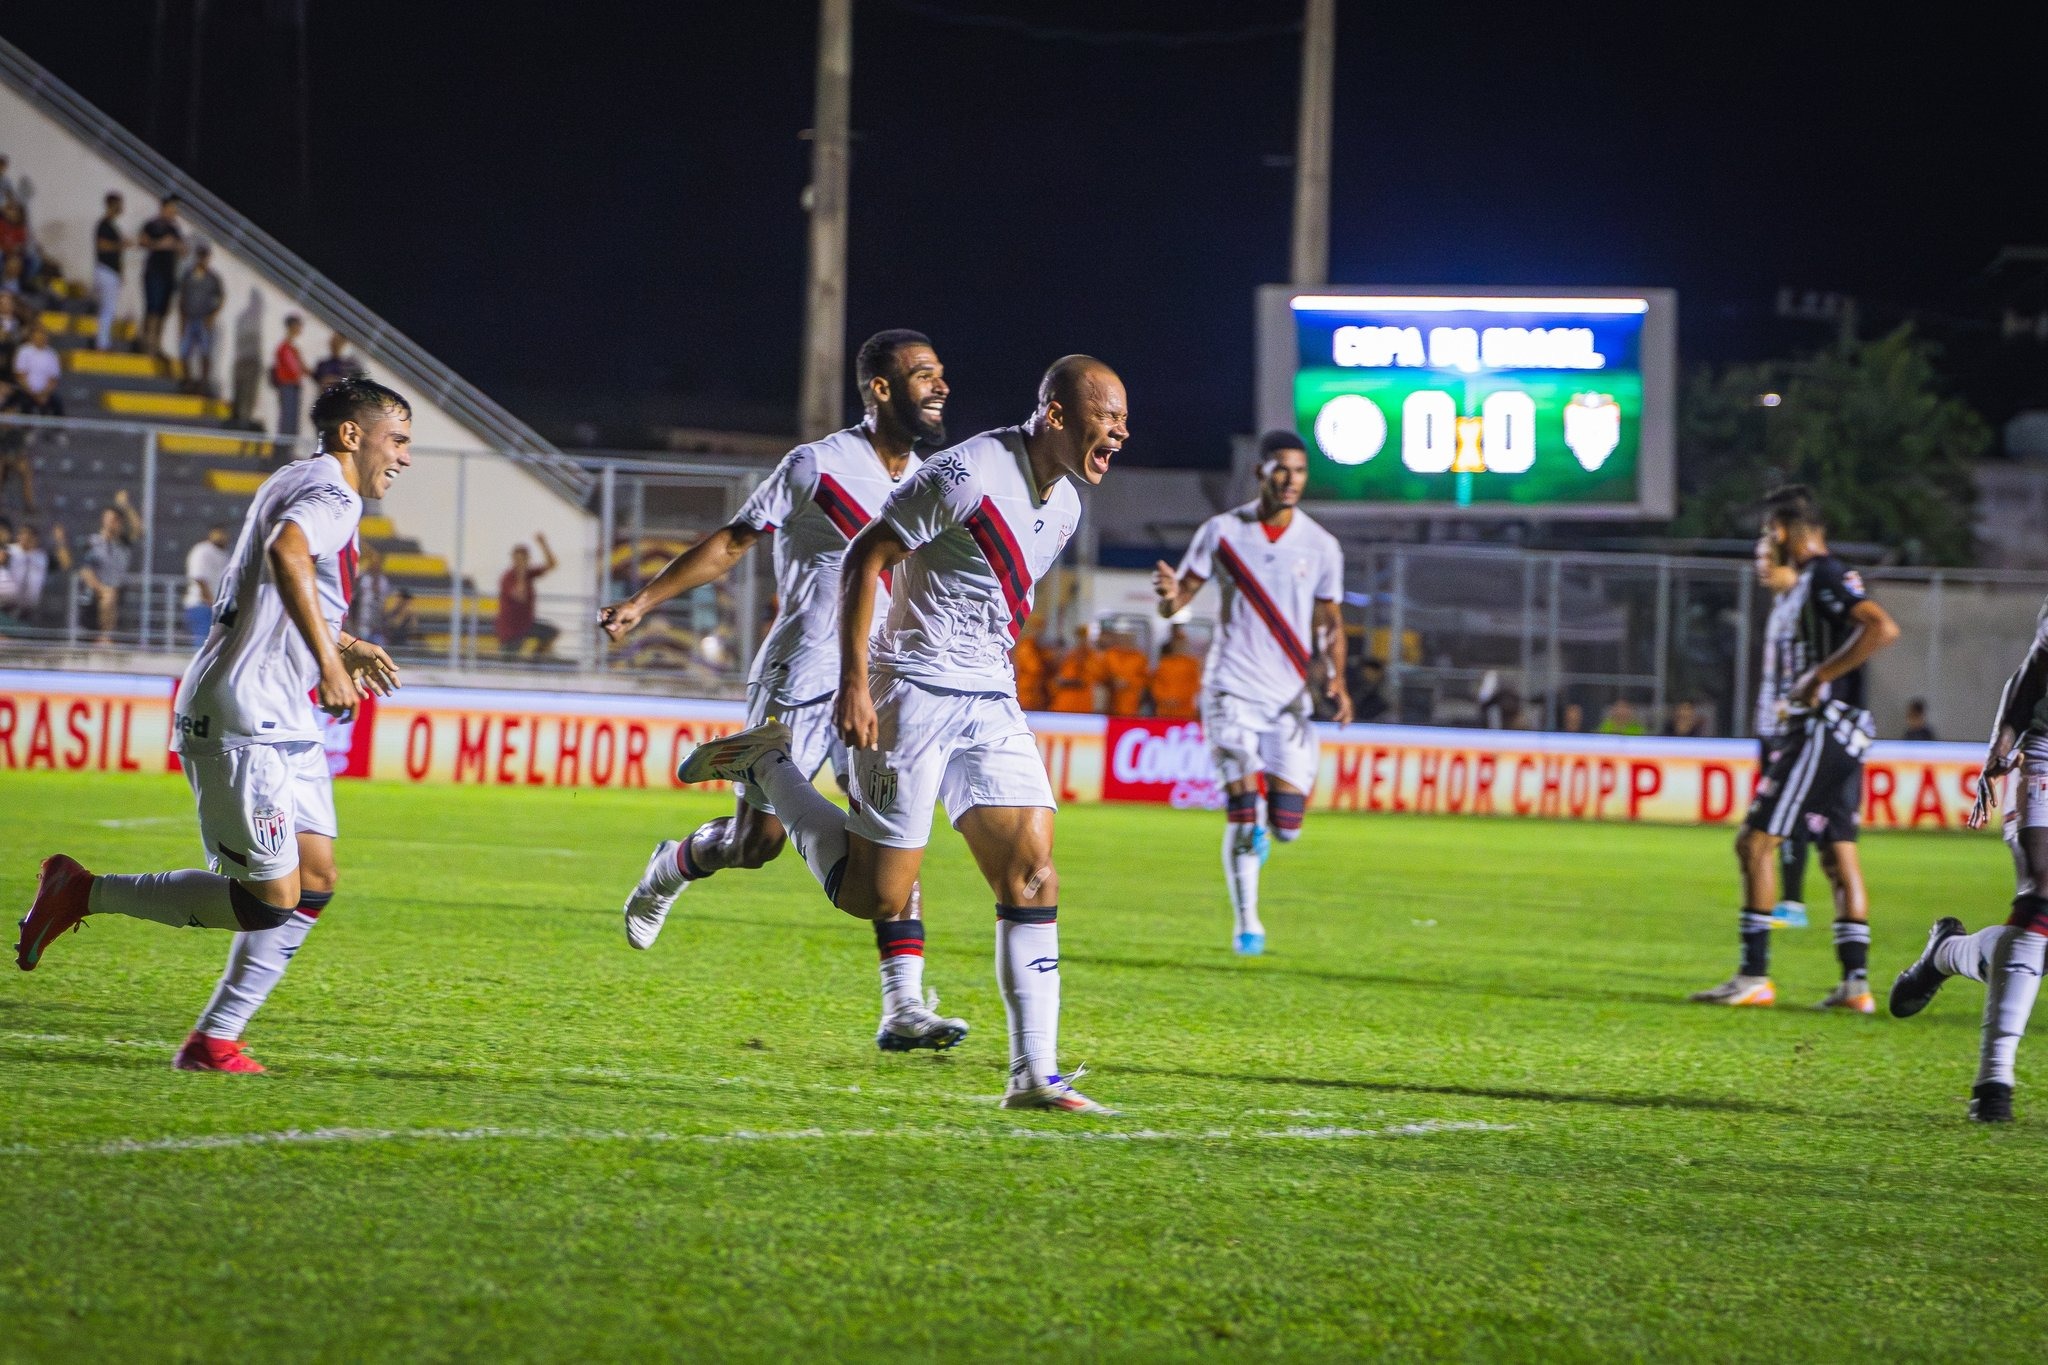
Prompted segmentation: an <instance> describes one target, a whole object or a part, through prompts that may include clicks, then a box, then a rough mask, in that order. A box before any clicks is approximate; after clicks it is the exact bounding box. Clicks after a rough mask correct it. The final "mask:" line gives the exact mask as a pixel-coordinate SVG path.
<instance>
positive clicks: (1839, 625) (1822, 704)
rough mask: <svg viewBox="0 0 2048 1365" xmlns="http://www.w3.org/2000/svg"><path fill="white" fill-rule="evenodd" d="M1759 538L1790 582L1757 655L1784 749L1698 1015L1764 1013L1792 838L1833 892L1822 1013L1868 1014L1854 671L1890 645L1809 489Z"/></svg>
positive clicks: (1761, 792) (1745, 844) (1747, 844)
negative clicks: (1725, 949) (1838, 968)
mask: <svg viewBox="0 0 2048 1365" xmlns="http://www.w3.org/2000/svg"><path fill="white" fill-rule="evenodd" d="M1762 535H1763V539H1764V540H1765V542H1766V543H1767V547H1768V551H1769V557H1770V559H1771V560H1772V561H1773V562H1776V563H1782V564H1787V565H1790V566H1791V567H1792V568H1794V569H1796V570H1797V571H1798V573H1799V577H1798V580H1797V581H1796V582H1794V583H1793V585H1792V586H1791V588H1790V589H1789V590H1788V591H1787V592H1786V593H1785V594H1784V595H1783V597H1782V598H1781V599H1780V601H1779V604H1778V607H1777V608H1776V609H1774V610H1773V611H1772V613H1771V626H1770V630H1769V633H1768V636H1767V638H1766V639H1765V642H1764V648H1765V649H1766V650H1769V651H1771V652H1772V655H1773V660H1774V666H1775V667H1776V668H1777V669H1778V670H1779V672H1780V676H1782V677H1789V678H1791V679H1792V682H1791V684H1790V686H1789V687H1787V688H1786V690H1785V698H1784V705H1783V711H1784V714H1785V717H1786V722H1787V726H1788V729H1787V742H1786V743H1785V745H1784V747H1783V748H1781V749H1780V750H1779V751H1778V752H1777V754H1776V755H1775V756H1774V757H1773V759H1772V761H1771V765H1770V767H1769V769H1768V770H1767V771H1766V772H1765V773H1764V776H1763V780H1762V781H1761V782H1760V783H1758V785H1757V791H1756V799H1755V800H1754V801H1752V802H1751V803H1750V807H1749V814H1748V816H1747V817H1746V818H1745V819H1744V820H1743V829H1742V833H1741V835H1740V836H1739V837H1738V838H1737V839H1736V841H1735V856H1736V859H1737V861H1738V862H1739V863H1740V865H1741V868H1742V911H1741V919H1740V926H1741V935H1742V960H1741V965H1740V966H1738V967H1737V968H1736V972H1735V975H1734V976H1732V977H1730V978H1729V979H1728V980H1727V981H1725V982H1723V983H1722V984H1720V985H1719V986H1715V987H1713V988H1712V989H1710V990H1704V991H1698V992H1695V993H1694V994H1693V996H1692V999H1693V1000H1694V1001H1695V1002H1697V1003H1699V1004H1703V1005H1772V1004H1776V1003H1777V998H1778V997H1777V991H1776V990H1775V988H1773V987H1772V985H1771V977H1770V960H1771V911H1772V908H1773V907H1774V905H1775V904H1776V902H1777V899H1778V851H1779V848H1780V847H1781V846H1782V844H1783V843H1784V841H1785V839H1786V838H1788V837H1789V836H1790V835H1791V834H1792V833H1793V832H1794V831H1795V830H1799V829H1801V828H1802V826H1803V828H1804V832H1805V833H1806V834H1807V836H1808V837H1809V838H1811V839H1812V840H1813V842H1814V843H1815V844H1817V845H1819V847H1820V858H1821V866H1822V867H1823V868H1824V869H1826V871H1827V874H1828V881H1829V882H1830V883H1831V884H1832V885H1833V888H1834V901H1835V934H1834V938H1835V956H1836V958H1837V959H1838V960H1839V961H1840V963H1841V965H1842V983H1841V984H1840V985H1839V986H1837V987H1836V988H1835V989H1834V990H1832V991H1830V992H1829V993H1828V996H1827V998H1826V999H1824V1000H1822V1001H1821V1002H1820V1003H1821V1008H1823V1009H1850V1010H1854V1011H1856V1012H1857V1013H1859V1014H1871V1013H1874V1012H1875V1011H1876V1009H1877V1002H1876V1001H1875V999H1873V998H1872V996H1871V993H1870V974H1869V965H1870V922H1869V921H1870V908H1869V900H1868V897H1867V896H1866V894H1865V892H1864V889H1863V872H1862V867H1861V864H1860V863H1859V862H1858V861H1857V857H1856V831H1857V825H1858V822H1859V821H1860V819H1861V815H1862V805H1863V752H1864V750H1865V749H1867V748H1869V747H1870V742H1871V740H1872V739H1873V738H1874V737H1875V734H1876V726H1875V724H1874V723H1873V722H1872V720H1871V717H1870V712H1869V711H1868V710H1866V709H1864V705H1863V695H1864V687H1863V671H1862V670H1863V665H1864V664H1865V663H1866V662H1867V661H1868V660H1869V659H1870V657H1871V656H1872V655H1874V654H1876V653H1877V652H1878V651H1879V650H1881V649H1883V648H1885V647H1886V646H1888V645H1890V644H1891V643H1892V642H1893V641H1895V640H1897V639H1898V638H1899V628H1898V626H1897V625H1896V624H1895V623H1894V622H1893V621H1892V618H1891V616H1890V615H1889V614H1888V613H1886V611H1885V609H1884V608H1883V607H1881V606H1879V605H1878V604H1877V603H1876V602H1874V601H1872V600H1871V598H1870V596H1869V594H1868V593H1866V592H1865V591H1864V590H1863V580H1862V577H1861V576H1860V575H1858V574H1857V572H1856V571H1855V570H1854V569H1851V568H1849V567H1848V566H1847V565H1845V564H1843V563H1842V561H1841V560H1839V559H1836V558H1835V557H1834V555H1832V554H1830V553H1829V552H1828V540H1827V528H1826V526H1825V524H1824V523H1823V522H1822V520H1821V514H1820V507H1819V504H1818V503H1817V502H1816V501H1815V499H1814V496H1813V493H1812V491H1811V490H1810V489H1808V488H1806V487H1804V486H1803V485H1798V484H1795V485H1792V486H1790V487H1787V488H1781V489H1778V490H1777V491H1775V492H1773V493H1772V494H1771V495H1770V496H1769V497H1768V498H1766V499H1765V500H1764V519H1763V528H1762Z"/></svg>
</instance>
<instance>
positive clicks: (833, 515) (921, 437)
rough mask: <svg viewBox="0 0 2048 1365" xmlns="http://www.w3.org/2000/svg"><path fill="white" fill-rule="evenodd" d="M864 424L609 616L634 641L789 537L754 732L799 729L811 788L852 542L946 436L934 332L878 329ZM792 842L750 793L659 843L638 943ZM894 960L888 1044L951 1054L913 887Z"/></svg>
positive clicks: (826, 735) (887, 934) (958, 1027)
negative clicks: (733, 872)
mask: <svg viewBox="0 0 2048 1365" xmlns="http://www.w3.org/2000/svg"><path fill="white" fill-rule="evenodd" d="M854 374H855V378H856V379H857V380H858V381H859V383H860V396H861V412H862V415H861V420H860V423H859V424H858V425H857V426H851V427H848V428H847V429H846V430H844V431H836V432H833V433H832V434H831V435H830V436H826V437H824V438H823V439H821V440H817V441H811V442H808V443H806V444H804V445H800V446H798V447H797V448H796V449H795V450H792V451H790V452H789V454H788V455H786V456H784V457H783V459H782V463H780V464H779V465H777V466H776V467H775V472H774V473H772V474H770V475H769V476H768V478H767V479H766V480H765V481H763V482H762V484H761V485H760V487H758V488H756V489H755V490H754V492H753V495H752V496H751V497H749V498H748V499H747V501H746V504H745V505H744V506H742V507H741V508H740V512H739V515H738V516H737V517H735V518H734V519H733V521H732V524H731V525H729V526H723V527H720V528H719V529H718V530H716V531H713V532H712V533H711V534H710V535H708V536H706V537H705V538H704V539H703V540H700V541H698V542H697V543H696V544H695V545H692V546H691V547H690V548H689V549H687V550H685V551H683V552H682V553H681V554H679V555H677V556H676V557H675V558H674V559H673V560H671V561H670V562H669V564H668V566H667V567H666V568H664V569H663V570H662V571H661V572H660V574H658V575H656V577H655V578H654V580H653V581H652V582H650V583H649V584H648V585H647V586H646V587H644V588H642V589H640V591H638V592H636V593H634V594H633V595H632V596H631V597H629V598H627V599H626V600H625V601H623V602H619V603H615V604H614V605H612V606H609V607H606V608H604V610H603V611H601V612H599V613H598V621H599V622H600V624H602V625H603V627H604V629H605V633H606V634H608V635H610V636H611V638H612V639H614V640H621V639H624V638H625V637H626V636H627V634H629V633H630V632H631V631H632V629H633V627H635V626H636V625H638V624H639V623H640V622H641V620H642V619H644V618H645V617H646V615H647V613H649V612H650V611H652V610H654V609H655V608H656V607H658V606H660V605H661V604H662V603H663V602H666V601H668V600H669V599H670V598H673V597H677V596H680V595H681V594H683V593H686V592H689V591H691V590H692V589H694V588H700V587H702V586H704V585H705V584H706V583H715V582H717V581H718V580H719V579H720V578H723V577H724V576H725V575H726V574H728V573H730V572H731V571H732V570H733V568H734V567H735V566H736V565H738V564H739V562H740V560H741V559H743V558H744V557H745V556H746V554H747V552H748V551H749V550H751V549H752V548H753V547H754V545H755V544H756V543H757V542H758V541H759V540H760V539H761V537H762V536H764V535H767V534H769V533H771V532H772V533H774V534H775V588H776V596H777V598H778V600H779V601H780V604H781V605H780V609H779V610H778V612H777V613H776V617H775V624H774V625H773V626H771V627H770V628H769V631H768V637H767V638H766V639H765V640H763V641H762V642H761V648H760V651H759V652H758V653H757V654H755V656H754V664H753V668H752V670H751V671H750V672H749V673H748V675H747V724H748V726H750V727H751V726H758V725H760V724H761V723H763V722H764V721H766V720H768V719H769V718H770V717H774V718H775V719H777V720H780V721H781V722H782V723H783V724H784V725H786V726H788V727H789V733H790V742H789V752H790V757H791V761H792V762H793V763H794V764H795V766H796V767H797V768H798V769H799V770H801V771H802V773H803V774H804V780H805V781H809V780H811V779H812V777H814V776H815V775H816V774H817V772H818V770H819V769H820V768H822V767H823V766H824V765H825V763H826V762H828V761H829V762H831V764H832V765H833V767H834V769H835V770H837V772H838V774H839V776H840V778H841V779H842V781H843V780H844V779H845V778H846V776H847V770H846V751H845V749H844V748H843V747H841V746H840V744H839V743H838V739H837V736H835V735H834V733H833V730H832V695H833V689H834V688H835V687H836V686H837V684H838V681H839V581H840V578H839V575H840V561H841V559H842V557H843V556H844V555H845V554H846V546H847V542H848V541H850V540H851V539H852V538H853V537H854V536H855V535H856V534H858V533H859V531H860V529H861V528H862V527H864V526H866V525H867V524H868V522H869V520H870V518H871V517H872V516H873V514H874V509H875V508H878V507H880V506H881V505H882V502H883V500H884V499H886V498H887V497H888V496H889V494H890V493H891V492H892V491H894V490H895V488H896V487H897V486H898V485H899V484H900V483H901V482H902V481H903V479H904V478H905V477H907V476H908V475H910V474H911V473H913V472H915V470H916V469H917V467H918V457H917V455H916V453H915V449H914V447H915V446H916V445H917V443H918V442H920V441H923V442H926V443H927V444H932V445H936V444H942V443H943V442H944V441H945V439H946V425H945V413H946V398H947V395H948V393H949V390H948V389H947V387H946V372H945V367H944V366H943V365H941V364H940V363H939V357H938V354H937V352H935V351H934V350H933V349H932V343H931V339H930V338H929V337H926V336H925V335H923V334H922V333H920V332H911V331H904V330H895V331H887V332H877V333H876V334H875V335H874V336H872V337H869V338H868V339H867V341H866V342H865V343H863V344H862V346H861V348H860V352H859V354H858V355H857V356H856V357H855V360H854ZM787 838H788V833H787V831H786V829H785V827H784V825H783V822H782V821H781V820H780V819H779V818H778V817H777V815H776V810H775V807H774V805H773V804H772V803H771V802H770V801H769V799H768V798H767V797H766V796H764V795H763V794H762V792H761V791H760V790H759V789H758V788H755V787H752V786H748V785H745V784H742V786H741V787H740V791H739V800H738V802H737V804H736V805H735V807H734V809H733V813H732V814H731V815H726V816H721V817H719V818H718V819H716V820H713V821H711V822H710V823H708V824H704V825H700V826H698V827H697V829H695V830H694V831H692V832H691V833H690V834H689V835H687V836H686V837H684V838H682V839H663V840H662V841H661V842H660V843H658V844H656V845H655V846H654V852H653V854H652V855H650V856H649V858H648V859H647V867H646V869H645V870H644V871H643V872H642V873H641V874H640V881H639V884H638V885H636V886H635V887H634V888H633V891H632V894H631V895H629V896H628V897H627V898H626V941H627V942H628V943H630V944H631V945H632V946H633V947H635V948H651V947H653V946H654V940H655V936H656V935H658V934H660V932H661V926H662V922H663V921H664V920H665V919H666V918H667V917H668V912H669V909H670V907H672V906H673V905H674V904H675V902H676V897H677V896H679V895H681V894H682V893H683V892H684V891H686V890H688V889H689V886H690V884H691V883H692V882H696V881H702V880H703V879H704V878H706V877H709V876H711V875H712V874H713V873H716V872H721V871H723V870H725V869H727V868H755V867H761V866H763V865H764V864H766V863H768V862H770V861H772V860H773V859H774V858H775V857H776V856H777V855H778V854H780V853H781V852H782V846H783V844H784V842H785V841H786V840H787ZM875 944H876V948H877V950H878V951H879V952H880V954H881V964H882V966H881V971H882V1023H881V1027H880V1028H879V1029H878V1030H877V1031H876V1034H875V1042H876V1045H877V1046H879V1047H880V1048H882V1049H883V1050H884V1051H888V1052H908V1051H912V1050H915V1049H919V1048H931V1049H940V1048H949V1047H952V1046H953V1045H954V1044H956V1043H958V1042H959V1041H960V1040H961V1039H962V1038H964V1037H966V1036H967V1025H966V1024H965V1023H964V1022H963V1021H961V1020H959V1019H947V1018H943V1017H941V1016H940V1015H939V1014H938V1013H936V1012H935V1011H934V1010H933V1009H932V1008H931V1006H930V1005H929V1004H927V1003H926V999H925V993H924V921H923V919H922V918H921V916H920V913H919V906H918V903H917V895H916V889H915V888H913V891H912V898H911V905H910V911H909V914H908V915H907V916H906V917H905V918H904V919H903V920H901V921H900V922H895V921H892V922H890V923H888V924H882V923H877V924H876V925H875Z"/></svg>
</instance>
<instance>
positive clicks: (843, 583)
mask: <svg viewBox="0 0 2048 1365" xmlns="http://www.w3.org/2000/svg"><path fill="white" fill-rule="evenodd" d="M909 554H910V551H909V549H908V548H907V547H905V545H904V544H903V538H902V537H901V536H899V535H897V534H896V528H895V527H893V526H891V525H889V523H888V522H886V521H881V520H876V521H871V522H869V523H868V524H867V525H866V526H865V527H864V528H862V530H861V533H860V534H859V535H857V536H855V537H854V538H853V543H852V544H851V545H848V546H847V547H846V558H845V559H844V560H843V561H841V564H840V570H839V695H838V696H837V697H836V698H834V699H833V702H832V723H833V725H834V726H835V727H836V728H837V729H838V731H839V738H840V739H841V740H843V741H845V742H846V744H847V745H848V746H850V747H852V748H855V749H872V748H874V747H875V743H876V741H877V739H878V738H879V727H878V725H877V723H876V721H875V701H874V698H873V697H872V696H870V695H869V694H868V631H869V630H870V629H871V628H872V627H873V625H874V620H875V584H876V583H878V582H879V581H880V580H881V576H882V575H883V574H884V573H886V572H887V571H888V570H890V569H893V568H895V567H896V566H897V565H898V564H901V563H902V562H903V561H904V559H905V558H907V557H908V556H909Z"/></svg>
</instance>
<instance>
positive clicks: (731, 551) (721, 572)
mask: <svg viewBox="0 0 2048 1365" xmlns="http://www.w3.org/2000/svg"><path fill="white" fill-rule="evenodd" d="M760 538H761V533H760V532H759V531H757V530H755V529H754V528H753V527H751V526H748V525H746V524H745V523H743V522H734V523H733V524H732V525H730V526H721V527H719V528H718V529H717V530H716V531H713V532H712V533H711V534H710V535H708V536H706V537H704V539H702V540H700V541H698V542H697V543H696V544H695V545H692V546H691V547H690V548H689V549H687V550H685V551H683V552H682V553H681V554H679V555H677V556H676V557H675V558H674V559H671V560H670V561H669V562H668V563H667V564H666V565H665V566H663V568H662V571H661V572H660V573H658V574H656V575H655V576H654V580H653V581H652V582H650V583H648V584H647V585H646V586H645V587H643V588H641V589H640V591H638V592H636V593H634V594H633V595H632V596H631V597H628V598H627V599H626V600H625V601H623V602H614V603H612V604H611V605H610V606H608V607H604V608H602V609H600V610H599V611H598V613H597V623H598V624H599V625H600V626H603V627H604V633H605V634H607V635H609V636H611V637H612V639H614V640H623V639H625V638H626V636H627V634H628V633H630V632H631V631H632V629H633V627H635V626H637V625H639V624H640V622H641V620H642V618H644V617H645V616H646V615H647V613H648V612H650V611H653V610H654V609H655V608H656V607H658V606H660V605H661V604H662V603H664V602H666V601H668V600H669V599H670V598H672V597H680V596H682V595H683V594H684V593H686V592H689V591H690V590H691V589H693V588H701V587H703V586H704V585H705V584H706V583H716V582H717V581H718V580H719V579H721V578H723V577H725V576H726V575H727V574H729V573H731V572H732V570H733V566H734V565H736V564H738V563H739V562H740V561H741V560H742V559H744V558H746V554H747V551H749V550H751V549H753V548H754V542H755V541H757V540H759V539H760ZM543 548H545V542H543ZM552 557H553V556H552V554H550V558H552Z"/></svg>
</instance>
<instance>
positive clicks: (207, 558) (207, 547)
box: [185, 522, 228, 641]
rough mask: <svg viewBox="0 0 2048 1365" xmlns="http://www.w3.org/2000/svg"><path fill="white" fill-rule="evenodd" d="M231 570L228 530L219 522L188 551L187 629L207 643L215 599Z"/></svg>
mask: <svg viewBox="0 0 2048 1365" xmlns="http://www.w3.org/2000/svg"><path fill="white" fill-rule="evenodd" d="M227 568H228V528H227V527H225V526H222V525H221V524H219V523H218V522H216V523H214V524H213V525H212V526H209V527H207V528H206V536H205V538H204V539H202V540H200V541H198V542H197V543H196V544H194V545H193V546H192V548H191V549H189V550H187V551H186V552H185V629H186V630H189V631H191V632H192V638H193V639H194V640H195V641H197V640H204V639H205V638H206V632H207V631H208V630H210V629H211V628H212V626H213V597H214V594H215V593H216V592H218V591H219V590H220V576H221V575H222V574H224V573H226V572H227Z"/></svg>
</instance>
